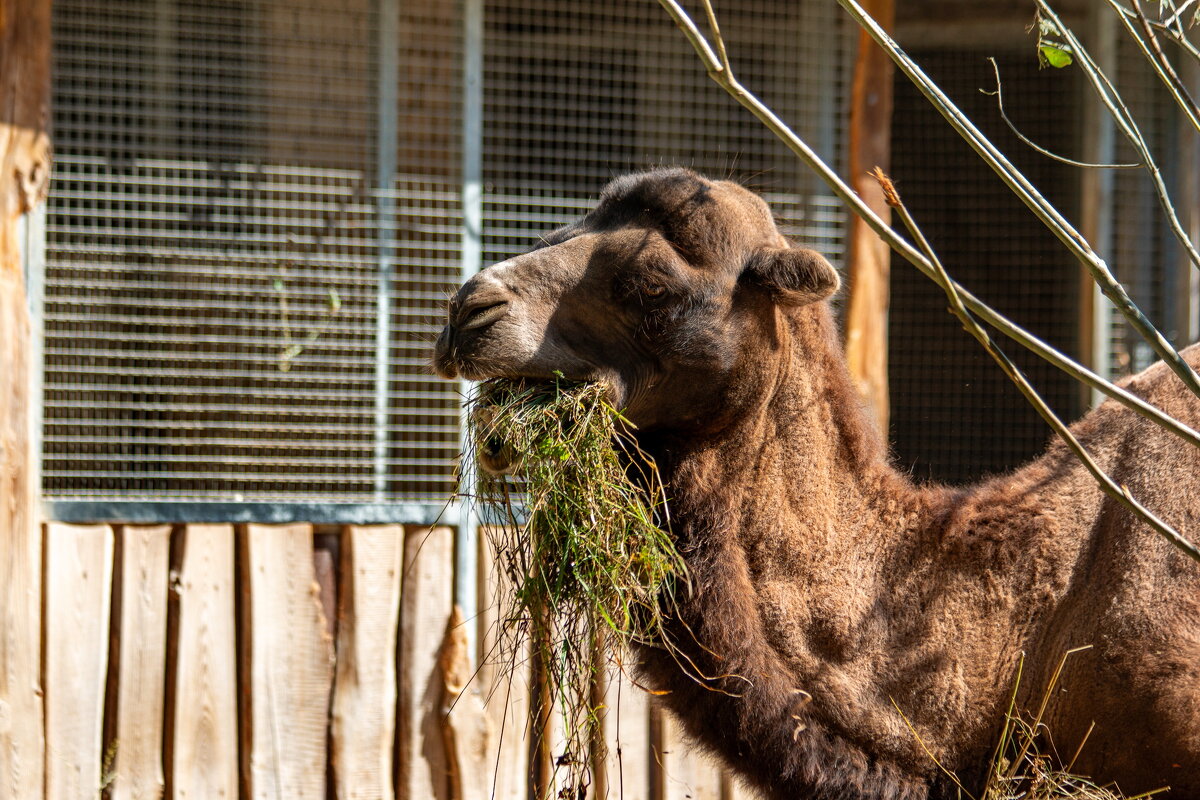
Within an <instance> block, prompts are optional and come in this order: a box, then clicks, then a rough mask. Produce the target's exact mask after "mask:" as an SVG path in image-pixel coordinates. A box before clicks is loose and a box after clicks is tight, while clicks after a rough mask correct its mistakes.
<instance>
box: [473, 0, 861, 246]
mask: <svg viewBox="0 0 1200 800" xmlns="http://www.w3.org/2000/svg"><path fill="white" fill-rule="evenodd" d="M719 12H720V15H721V29H722V33H723V34H724V35H725V37H726V39H727V42H728V44H729V52H730V57H731V59H732V60H733V63H734V66H735V70H736V71H737V73H738V75H739V76H740V77H741V78H742V80H743V82H744V83H746V84H747V86H748V87H750V88H751V90H753V91H756V92H758V93H759V94H760V96H762V97H763V98H764V99H765V100H767V102H768V103H770V104H771V105H772V106H773V107H774V108H775V110H776V111H777V112H778V113H779V114H780V116H781V117H783V118H784V119H785V120H787V121H789V122H790V123H792V124H794V125H795V126H796V127H797V129H798V130H799V131H800V132H801V133H802V134H803V135H805V136H806V137H807V138H808V140H809V141H810V142H812V143H813V144H814V146H816V147H818V149H819V150H821V151H822V153H823V154H824V155H825V156H826V157H827V158H830V159H836V157H837V154H838V153H839V151H840V149H841V142H842V138H843V117H844V113H843V111H844V110H843V104H844V99H843V98H845V97H846V96H847V94H848V92H847V87H848V83H849V64H848V61H847V59H848V57H850V56H851V53H850V44H852V42H853V39H851V38H849V35H850V30H849V25H850V23H849V22H848V20H847V18H846V17H845V15H844V14H842V13H841V12H840V10H839V9H838V8H837V7H836V5H834V4H830V3H823V2H819V0H804V2H798V3H775V2H766V1H765V0H735V1H733V2H726V3H722V4H721V7H720V9H719ZM485 20H486V34H485V36H486V41H485V46H484V58H485V70H484V71H485V75H486V76H487V77H486V83H485V87H486V91H485V101H484V104H485V127H484V170H485V180H486V182H487V193H486V195H485V201H486V202H485V208H484V214H485V228H484V231H485V258H486V259H487V260H489V261H495V260H500V259H503V258H507V257H509V256H511V255H514V254H516V253H520V252H523V251H524V250H526V249H528V248H529V246H530V245H531V244H532V243H533V242H535V241H536V239H537V236H538V235H539V234H541V233H544V232H546V231H547V230H548V229H550V228H552V227H554V226H556V225H560V224H563V223H565V222H567V221H569V220H570V219H572V218H573V217H575V216H577V215H578V214H579V213H581V212H582V211H585V210H586V209H587V208H588V207H589V205H590V204H591V203H592V202H593V200H594V198H595V196H596V194H597V193H598V191H599V190H600V188H601V187H603V186H604V184H605V183H607V182H608V180H609V179H611V178H613V177H615V176H616V175H619V174H621V173H623V172H627V171H630V170H635V169H645V168H648V167H653V166H657V165H660V164H679V165H683V166H689V167H692V168H694V169H696V170H698V171H701V172H704V173H707V174H709V175H710V176H712V177H718V178H726V177H729V178H733V179H736V180H740V181H742V182H743V183H744V184H746V185H747V186H750V187H751V188H754V189H757V190H758V191H760V192H762V193H763V194H764V195H765V196H766V197H767V199H768V200H769V201H770V202H771V203H772V205H773V207H774V210H775V213H776V214H777V216H778V217H779V219H780V222H781V224H782V226H783V227H784V228H785V232H787V233H788V234H790V235H793V236H796V237H797V238H798V239H800V240H803V241H804V242H806V243H807V244H808V245H809V246H813V247H817V248H819V249H821V250H823V251H824V252H826V253H827V254H828V255H829V256H830V257H831V258H833V259H835V260H838V259H840V256H841V253H842V247H843V246H842V236H843V233H842V224H843V215H842V213H841V211H840V210H839V209H838V207H837V204H836V202H835V201H834V200H832V199H831V198H830V197H829V196H828V195H827V193H826V192H825V191H824V188H823V186H819V185H818V182H817V181H816V179H815V178H813V177H812V176H811V175H809V174H807V172H806V171H805V169H804V168H803V167H802V166H801V165H800V164H799V163H798V161H797V159H796V158H795V157H794V156H792V155H791V154H790V153H789V152H788V151H787V150H786V148H784V147H783V146H782V145H781V144H779V143H778V142H777V141H776V140H775V139H774V137H773V136H772V135H771V134H770V133H769V132H767V131H766V130H765V129H764V128H763V127H762V125H761V124H760V123H759V122H758V121H757V120H755V119H754V118H753V117H751V116H750V115H749V113H748V112H746V111H745V110H744V109H742V107H741V106H739V105H738V104H737V103H736V102H734V101H733V100H732V99H730V98H729V97H727V96H726V95H725V94H724V93H723V92H721V91H720V90H718V89H717V88H716V87H715V86H714V85H713V84H712V82H711V81H710V80H709V78H708V76H707V75H706V74H705V72H704V69H703V68H702V67H701V66H700V63H699V61H698V60H697V58H696V55H695V53H694V52H693V51H692V48H691V46H690V45H689V44H688V43H687V41H686V40H685V39H684V38H683V37H682V36H681V35H680V34H679V31H678V30H677V29H676V28H675V26H674V25H673V24H670V22H669V21H666V18H665V16H664V13H663V11H662V9H661V8H660V7H659V6H658V5H657V4H655V3H646V2H641V1H640V0H618V1H617V2H609V3H576V2H571V1H570V0H517V1H516V2H488V3H486V16H485ZM665 21H666V24H664V22H665Z"/></svg>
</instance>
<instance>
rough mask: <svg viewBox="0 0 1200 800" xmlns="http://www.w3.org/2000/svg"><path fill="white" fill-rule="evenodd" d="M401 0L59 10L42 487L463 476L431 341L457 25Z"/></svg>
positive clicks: (251, 486)
mask: <svg viewBox="0 0 1200 800" xmlns="http://www.w3.org/2000/svg"><path fill="white" fill-rule="evenodd" d="M403 5H404V9H403V11H402V12H400V13H399V14H398V15H397V17H396V18H395V19H393V20H391V21H390V22H389V21H386V20H383V19H381V18H380V12H379V11H378V9H377V4H372V3H371V2H369V0H351V1H350V2H344V3H339V4H329V3H323V2H318V1H317V0H300V1H299V2H297V1H296V0H287V1H286V2H285V1H284V0H263V1H262V2H255V3H241V2H214V1H213V0H205V1H204V2H187V3H184V2H174V1H173V0H158V1H157V2H132V1H130V0H126V1H125V2H116V1H114V0H103V1H102V2H101V1H100V0H62V1H61V2H59V3H56V4H55V9H54V13H55V31H54V39H55V62H56V71H55V96H54V109H55V131H56V147H57V151H58V156H57V159H56V176H55V181H54V186H53V191H52V195H51V199H50V206H49V230H48V251H47V260H48V265H47V273H48V274H47V297H46V312H45V336H46V347H45V352H46V362H45V370H46V381H45V384H46V401H45V406H46V411H45V444H44V453H45V455H44V471H43V474H44V486H45V492H46V494H47V495H49V496H51V497H67V498H71V497H96V496H106V497H124V498H202V499H206V498H219V499H223V500H251V499H267V498H285V499H286V498H295V497H319V498H322V499H328V500H354V499H361V498H372V497H374V498H379V497H381V496H382V497H386V498H397V497H404V498H425V497H429V498H435V497H445V496H446V494H447V493H448V492H449V490H450V488H451V486H450V480H449V472H450V466H449V465H450V463H451V460H452V459H453V457H454V455H455V453H456V451H457V446H456V442H457V410H456V398H455V396H454V394H453V391H452V388H451V387H449V386H448V385H446V384H445V383H442V382H435V381H434V379H433V377H432V376H430V375H428V372H427V370H426V369H425V362H426V360H427V356H426V352H425V351H426V347H427V340H428V339H429V337H430V335H431V332H432V331H433V330H434V326H435V324H436V323H435V319H436V314H437V310H438V308H439V307H440V306H441V305H442V303H443V301H444V297H445V292H446V291H447V290H448V289H449V287H450V286H452V285H453V284H454V283H455V282H457V277H458V261H457V257H456V250H457V248H458V241H459V223H458V218H459V208H458V195H457V164H458V161H459V157H458V152H457V148H458V137H457V126H456V122H455V118H456V115H457V109H458V100H457V96H458V89H457V86H458V84H459V75H458V63H459V61H460V57H459V54H458V53H459V49H460V48H459V33H458V27H459V23H458V14H457V13H456V11H455V10H454V8H453V6H452V5H450V4H441V3H434V2H427V3H405V4H403ZM385 23H387V24H390V26H391V27H392V28H394V29H395V30H396V31H397V38H398V39H399V40H400V41H399V42H398V43H396V44H395V45H393V46H400V47H402V48H403V51H404V55H405V62H406V63H405V67H406V68H405V69H404V70H402V71H400V72H399V77H395V76H393V79H394V80H396V82H397V85H396V87H395V88H394V90H393V93H394V94H395V95H396V96H397V100H398V102H397V104H396V107H397V109H398V111H397V112H396V113H397V114H398V116H399V120H398V123H399V127H400V128H401V129H402V130H403V131H404V135H403V140H402V142H395V141H393V142H391V143H390V148H394V150H393V151H391V152H384V150H385V149H388V148H389V143H387V142H381V140H380V138H379V134H378V133H377V131H378V130H379V128H380V124H379V123H380V120H379V108H378V107H379V103H378V98H379V96H380V87H381V80H386V78H381V75H380V70H379V58H378V47H377V46H374V45H373V44H372V43H373V42H375V41H376V31H378V30H379V29H380V27H381V26H382V25H384V24H385ZM381 161H390V162H391V163H393V164H394V170H393V171H391V172H392V175H393V177H391V178H390V179H385V180H380V179H378V178H377V175H378V173H379V165H380V163H381ZM384 261H388V262H390V269H391V272H392V275H393V278H392V280H391V282H390V284H389V285H388V286H387V290H388V291H389V292H390V295H391V298H392V309H393V313H392V314H391V317H390V320H388V322H389V323H390V324H389V325H386V326H384V327H382V328H381V326H380V325H379V321H378V319H377V301H378V289H379V281H380V275H381V274H383V273H382V272H381V269H382V267H383V266H384V263H383V262H384ZM381 335H383V336H385V337H387V339H388V345H387V349H386V351H385V352H386V360H385V361H384V363H382V365H381V363H380V359H377V358H376V357H375V349H376V341H377V337H379V336H381ZM381 370H382V371H384V372H383V374H384V375H385V376H386V379H387V381H388V384H387V393H386V399H385V403H384V407H383V417H382V418H381V417H380V416H379V414H378V413H377V412H378V411H379V409H378V408H377V406H376V399H377V394H376V390H375V387H376V381H377V379H378V378H379V376H380V374H381ZM379 437H382V440H383V442H384V443H385V445H384V448H383V449H382V450H381V449H380V448H379V447H377V443H378V441H379Z"/></svg>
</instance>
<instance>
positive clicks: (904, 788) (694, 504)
mask: <svg viewBox="0 0 1200 800" xmlns="http://www.w3.org/2000/svg"><path fill="white" fill-rule="evenodd" d="M789 333H790V336H789V337H787V338H784V337H780V340H779V341H780V344H779V348H778V350H777V352H776V353H775V356H776V361H775V363H774V364H772V363H770V361H769V360H768V359H764V360H763V362H762V364H761V365H759V368H758V370H757V373H756V374H757V376H758V379H759V385H758V386H757V387H750V389H749V390H748V391H747V393H746V394H747V397H750V398H753V400H752V401H750V402H747V403H746V404H745V405H744V406H742V408H743V409H745V412H746V413H743V414H739V416H738V418H737V420H736V421H735V422H734V423H732V424H730V425H727V426H725V427H724V429H723V430H722V431H721V432H720V433H719V434H718V435H714V436H710V437H697V438H695V439H691V440H688V439H684V438H682V437H681V438H680V439H677V440H674V441H671V440H666V441H663V442H660V443H658V448H657V450H658V452H655V453H654V454H655V456H656V457H657V458H659V460H660V466H662V467H663V473H664V476H665V478H666V481H667V491H668V494H669V503H670V504H671V507H672V517H673V530H674V532H675V534H676V536H677V539H678V542H679V546H680V548H681V552H682V553H683V555H684V558H685V560H686V561H687V563H688V566H689V569H690V571H691V577H692V594H691V596H690V597H689V598H688V600H687V602H686V603H684V604H683V606H682V607H681V608H680V609H679V610H680V615H681V617H682V619H681V623H682V624H681V628H680V632H679V634H678V637H679V639H678V642H677V644H680V646H682V647H683V648H684V649H685V650H688V661H689V662H690V663H691V664H693V665H695V667H696V669H695V670H694V671H695V672H696V673H697V674H694V675H691V676H688V675H681V674H680V672H679V664H678V661H677V660H675V659H671V658H662V657H661V656H660V655H656V654H653V653H651V654H649V655H648V657H647V659H646V665H647V672H648V674H649V676H650V679H651V682H652V683H654V684H657V685H658V686H659V687H660V688H664V689H665V690H667V691H668V692H670V694H669V695H668V696H667V699H666V702H667V703H668V705H671V706H672V707H673V708H674V710H675V711H676V713H678V714H680V716H681V717H682V718H683V719H684V720H685V724H687V723H688V722H689V721H690V720H691V719H692V718H693V717H694V718H695V720H696V721H695V723H694V725H689V728H691V729H692V731H693V734H694V735H697V736H700V737H701V738H703V737H704V736H705V735H706V732H708V731H711V730H712V729H713V724H714V720H717V721H721V720H723V724H724V725H725V726H726V727H725V730H727V731H728V732H729V733H728V735H727V736H725V737H724V738H722V740H721V741H718V742H715V743H714V742H709V744H710V745H711V746H714V747H717V748H718V749H722V750H724V751H725V752H726V754H727V756H729V757H731V758H734V759H751V760H761V761H762V764H761V767H760V768H761V769H762V771H763V774H764V775H768V774H772V773H773V772H775V771H776V770H777V768H778V765H779V764H781V763H783V764H787V765H789V766H788V768H789V769H791V770H792V774H793V775H794V777H795V781H794V782H793V783H790V784H789V785H790V789H789V790H795V791H797V792H805V793H808V794H811V795H812V796H830V797H833V796H837V797H842V798H854V797H868V796H879V791H880V790H884V789H886V793H890V794H893V795H895V796H905V795H908V796H912V797H920V796H922V795H924V793H925V791H926V786H927V784H926V781H927V779H928V769H927V767H928V761H927V759H924V758H920V757H913V755H912V752H911V749H909V748H904V747H901V748H898V749H897V751H895V752H894V753H892V754H891V755H892V757H891V758H889V759H883V760H880V761H878V763H877V764H876V765H875V767H873V768H872V769H870V770H865V771H857V770H843V771H841V772H838V773H836V775H837V776H838V777H836V778H835V777H834V775H835V772H833V771H830V770H827V769H824V768H822V767H821V764H822V763H824V762H827V761H843V762H845V761H847V760H848V762H849V763H857V762H858V760H859V759H863V758H865V756H864V751H863V750H862V749H861V747H860V743H859V742H857V741H856V736H857V734H856V733H854V732H853V731H855V730H856V729H857V730H858V731H859V732H862V731H865V730H867V729H868V725H873V724H874V723H873V721H867V724H863V721H862V720H847V719H839V718H838V715H839V714H843V712H844V710H843V709H839V708H837V707H836V704H832V703H830V699H829V698H830V696H831V695H829V694H825V695H822V696H821V697H819V698H817V699H816V700H815V701H814V702H813V705H812V707H811V708H809V707H806V706H805V705H804V698H806V697H807V696H808V695H809V694H810V693H815V692H816V691H817V687H824V683H822V681H825V680H826V679H827V677H828V676H829V675H831V674H835V675H840V674H843V672H842V665H845V664H866V663H872V662H874V661H875V660H876V658H875V656H874V655H872V654H871V653H869V652H868V651H869V650H870V649H871V648H872V647H873V646H874V643H873V640H872V637H873V636H874V635H875V634H876V633H877V631H876V629H875V627H876V626H875V621H874V617H876V616H878V615H879V614H880V609H881V608H886V607H887V605H888V604H890V602H891V600H890V599H889V597H888V595H889V591H890V590H889V586H890V585H891V582H892V581H893V580H895V579H897V576H893V575H889V570H890V566H889V565H891V564H893V563H895V561H896V554H897V553H898V552H900V551H903V550H906V549H908V548H909V547H911V545H912V543H913V542H912V540H913V539H914V538H916V537H919V536H920V534H921V532H922V531H927V530H930V529H932V528H933V527H934V526H935V525H936V521H935V520H934V519H933V517H935V516H937V515H939V514H941V513H943V512H942V511H940V510H939V509H943V508H946V507H948V505H949V504H948V503H946V502H944V501H945V499H946V498H945V497H944V496H943V495H945V494H947V493H948V490H941V489H933V490H922V489H918V488H916V487H914V486H912V484H911V483H909V482H908V481H907V480H906V479H904V478H903V477H902V476H900V475H898V474H897V473H896V472H895V471H894V470H892V469H891V468H890V466H889V465H888V463H887V458H886V450H885V448H884V446H883V443H882V441H881V437H880V436H879V435H878V433H877V432H876V431H875V430H874V429H873V428H872V427H871V424H870V422H869V421H868V419H867V418H866V416H865V414H864V412H863V411H862V409H861V405H860V403H859V401H858V398H857V396H856V395H855V394H854V391H853V388H852V386H851V384H850V379H849V376H848V374H847V373H846V371H845V366H844V364H843V363H842V360H841V355H840V352H839V351H838V349H837V344H836V338H835V335H834V332H833V326H832V321H831V319H830V318H829V315H828V312H827V310H826V309H817V310H816V311H815V312H814V313H810V314H807V315H800V314H798V315H797V316H796V317H795V318H793V319H792V320H790V331H789ZM693 644H694V645H695V646H694V647H693V646H692V645H693ZM831 665H832V669H831ZM844 674H846V675H848V676H851V677H853V674H852V672H851V671H849V670H846V671H845V673H844ZM697 678H701V679H702V680H697ZM854 680H857V678H854ZM697 687H701V688H700V689H697ZM714 689H715V691H714ZM860 689H861V687H859V686H858V685H854V686H850V685H849V684H847V687H846V690H847V691H848V692H851V691H852V692H858V691H860ZM699 709H704V710H703V712H701V711H700V710H699ZM701 719H703V722H701ZM847 722H851V723H853V724H845V723H847ZM877 732H878V731H876V730H873V729H872V730H870V733H871V734H872V735H874V734H876V733H877ZM887 734H888V735H897V736H898V735H900V732H896V731H891V730H889V731H887ZM908 741H911V737H908ZM863 763H866V762H865V761H864V762H863ZM754 771H755V770H754V769H753V768H752V769H751V770H750V772H751V773H753V772H754ZM826 781H831V783H828V784H825V782H826ZM822 784H824V785H822ZM818 788H819V789H820V791H817V789H818Z"/></svg>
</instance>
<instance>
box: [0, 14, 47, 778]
mask: <svg viewBox="0 0 1200 800" xmlns="http://www.w3.org/2000/svg"><path fill="white" fill-rule="evenodd" d="M49 104H50V3H48V2H44V1H43V0H3V2H0V633H2V635H3V639H2V641H0V798H3V797H13V798H26V797H31V798H40V797H42V795H43V793H44V791H45V783H44V778H45V748H44V745H45V741H44V724H45V719H44V716H43V715H44V708H43V705H42V689H41V680H42V677H41V675H42V663H41V652H42V626H41V614H42V607H41V605H42V526H41V520H40V519H39V518H38V514H37V488H38V487H37V483H38V481H37V473H38V470H37V464H36V461H35V459H34V452H33V445H32V442H33V436H32V433H33V431H32V424H33V420H34V418H35V415H34V414H33V405H32V402H34V399H33V398H31V384H32V378H33V375H32V373H31V369H32V368H33V365H31V363H30V346H31V338H30V325H29V313H28V306H27V299H26V296H25V286H24V276H23V269H22V266H23V265H22V263H21V252H20V247H19V245H18V229H19V228H18V222H19V220H20V218H21V215H22V214H25V213H27V212H29V211H30V210H31V209H33V208H34V206H36V205H37V204H38V203H40V202H41V200H43V199H44V198H45V195H46V188H47V186H48V185H49V178H50V140H49V138H48V136H47V135H46V125H47V123H48V121H49Z"/></svg>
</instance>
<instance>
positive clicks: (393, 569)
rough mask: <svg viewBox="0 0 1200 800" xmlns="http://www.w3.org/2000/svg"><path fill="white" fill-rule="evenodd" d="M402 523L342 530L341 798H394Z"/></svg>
mask: <svg viewBox="0 0 1200 800" xmlns="http://www.w3.org/2000/svg"><path fill="white" fill-rule="evenodd" d="M403 552H404V528H403V526H401V525H374V526H361V525H349V526H347V527H346V528H345V530H343V532H342V544H341V576H340V580H339V584H340V586H341V592H340V601H339V605H338V626H337V627H338V638H337V675H336V678H335V679H334V685H333V728H332V732H331V747H332V759H333V780H334V788H335V795H336V796H337V797H339V798H361V799H362V800H392V797H393V796H394V791H393V789H392V752H393V748H394V747H395V738H396V627H397V625H398V624H399V618H400V571H401V568H402V557H403Z"/></svg>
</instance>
